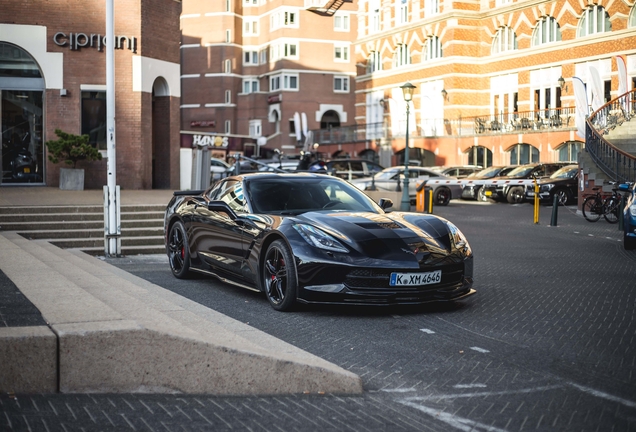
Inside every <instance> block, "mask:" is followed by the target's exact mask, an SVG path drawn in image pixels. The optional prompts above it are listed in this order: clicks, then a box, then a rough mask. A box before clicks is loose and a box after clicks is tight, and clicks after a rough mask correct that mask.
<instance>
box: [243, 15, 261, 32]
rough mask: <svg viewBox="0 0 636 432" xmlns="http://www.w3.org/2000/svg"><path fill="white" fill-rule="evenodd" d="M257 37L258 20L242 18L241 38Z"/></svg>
mask: <svg viewBox="0 0 636 432" xmlns="http://www.w3.org/2000/svg"><path fill="white" fill-rule="evenodd" d="M257 35H258V18H243V36H257Z"/></svg>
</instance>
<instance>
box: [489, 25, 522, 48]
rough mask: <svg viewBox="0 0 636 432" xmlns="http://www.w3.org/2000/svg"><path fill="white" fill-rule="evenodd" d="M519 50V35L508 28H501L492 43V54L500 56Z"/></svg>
mask: <svg viewBox="0 0 636 432" xmlns="http://www.w3.org/2000/svg"><path fill="white" fill-rule="evenodd" d="M516 49H517V35H516V34H515V32H514V30H513V29H512V28H510V27H508V26H504V27H500V28H499V30H497V34H496V35H495V38H494V39H493V41H492V47H491V50H490V53H491V54H498V53H501V52H505V51H512V50H516Z"/></svg>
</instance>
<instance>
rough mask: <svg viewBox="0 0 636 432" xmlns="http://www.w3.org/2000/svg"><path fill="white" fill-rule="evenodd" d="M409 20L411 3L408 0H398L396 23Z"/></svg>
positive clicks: (399, 23) (396, 4) (404, 22)
mask: <svg viewBox="0 0 636 432" xmlns="http://www.w3.org/2000/svg"><path fill="white" fill-rule="evenodd" d="M407 22H409V4H408V2H407V0H398V1H397V2H396V3H395V24H396V25H401V24H406V23H407Z"/></svg>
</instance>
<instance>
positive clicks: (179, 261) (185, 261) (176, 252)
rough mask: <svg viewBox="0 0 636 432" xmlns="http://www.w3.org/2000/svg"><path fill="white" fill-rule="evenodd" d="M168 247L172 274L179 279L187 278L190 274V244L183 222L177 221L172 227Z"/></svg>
mask: <svg viewBox="0 0 636 432" xmlns="http://www.w3.org/2000/svg"><path fill="white" fill-rule="evenodd" d="M167 249H168V250H167V253H168V262H169V263H170V270H172V274H173V275H174V276H175V277H176V278H178V279H187V278H188V277H189V275H190V246H189V244H188V237H187V235H186V231H185V227H184V226H183V223H181V222H175V223H174V225H172V227H171V228H170V233H169V234H168V247H167Z"/></svg>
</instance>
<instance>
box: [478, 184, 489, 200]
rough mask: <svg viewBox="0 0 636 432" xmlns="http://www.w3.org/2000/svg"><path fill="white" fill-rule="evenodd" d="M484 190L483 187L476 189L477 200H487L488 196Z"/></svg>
mask: <svg viewBox="0 0 636 432" xmlns="http://www.w3.org/2000/svg"><path fill="white" fill-rule="evenodd" d="M485 193H486V191H485V190H484V187H483V186H482V187H479V188H478V189H477V201H479V202H488V197H487V196H486V194H485Z"/></svg>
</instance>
